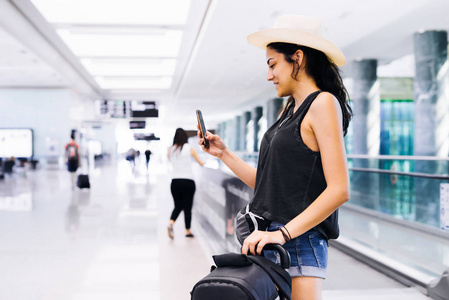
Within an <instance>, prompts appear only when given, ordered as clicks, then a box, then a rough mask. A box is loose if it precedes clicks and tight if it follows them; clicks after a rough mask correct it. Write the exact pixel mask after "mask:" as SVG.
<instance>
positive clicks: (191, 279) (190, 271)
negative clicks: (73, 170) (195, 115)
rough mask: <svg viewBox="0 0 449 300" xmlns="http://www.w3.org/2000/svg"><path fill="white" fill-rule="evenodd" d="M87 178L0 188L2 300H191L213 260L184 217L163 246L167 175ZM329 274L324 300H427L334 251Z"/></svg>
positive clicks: (50, 174)
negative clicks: (80, 185)
mask: <svg viewBox="0 0 449 300" xmlns="http://www.w3.org/2000/svg"><path fill="white" fill-rule="evenodd" d="M142 163H143V162H142ZM89 176H90V182H91V188H90V189H84V190H79V189H77V188H76V189H72V188H71V179H70V174H69V173H68V172H67V171H65V170H60V169H44V168H41V169H38V170H33V171H32V170H26V171H25V170H17V171H16V173H15V174H13V175H12V176H6V178H5V180H2V181H0V222H1V224H0V286H1V287H0V299H2V300H3V299H14V300H94V299H95V300H103V299H107V300H115V299H126V300H144V299H145V300H148V299H155V300H158V299H161V300H184V299H185V300H187V299H190V296H189V291H190V290H191V288H192V287H193V285H194V284H195V283H196V282H197V281H198V280H199V279H201V278H202V277H203V276H205V275H206V274H207V273H208V272H209V268H210V264H211V255H212V253H211V251H210V249H209V248H208V246H207V242H206V240H205V238H204V237H203V236H202V234H201V232H202V231H201V228H198V226H199V225H198V224H196V223H195V220H194V223H193V225H192V231H193V233H195V234H196V235H195V238H193V239H189V238H186V237H185V236H184V228H183V217H182V215H181V216H180V218H179V219H178V222H177V223H176V224H175V239H174V240H171V239H169V238H168V236H167V232H166V226H167V223H168V219H169V216H170V212H171V209H172V207H173V200H172V197H171V194H170V189H169V185H170V179H169V177H168V175H167V172H166V166H165V165H164V164H163V163H162V162H157V161H152V162H150V168H149V172H147V171H146V169H145V167H144V164H139V163H138V165H137V166H136V167H135V168H132V166H131V165H129V164H128V162H126V161H120V162H118V163H113V164H112V163H111V164H104V165H103V166H98V167H97V168H95V169H91V170H90V171H89ZM194 217H195V216H194ZM329 265H330V267H329V273H328V279H327V280H325V283H324V299H382V300H388V299H395V300H397V299H409V300H410V299H425V298H426V297H425V296H423V295H422V294H420V293H419V292H417V291H416V290H414V289H412V288H406V287H403V286H402V285H400V284H399V283H397V282H395V281H393V280H392V279H390V278H388V277H386V276H384V275H382V274H379V273H378V272H377V271H374V270H372V269H371V268H369V267H367V266H365V265H363V264H361V263H360V262H357V261H355V260H354V259H352V258H350V257H348V256H346V255H344V254H342V253H341V252H339V251H337V250H335V249H330V262H329Z"/></svg>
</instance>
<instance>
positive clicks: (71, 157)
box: [65, 133, 80, 190]
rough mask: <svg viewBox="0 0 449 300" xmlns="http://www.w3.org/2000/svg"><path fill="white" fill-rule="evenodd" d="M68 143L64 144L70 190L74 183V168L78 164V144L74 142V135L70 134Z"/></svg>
mask: <svg viewBox="0 0 449 300" xmlns="http://www.w3.org/2000/svg"><path fill="white" fill-rule="evenodd" d="M70 139H71V141H70V143H68V144H67V145H66V146H65V153H66V163H67V170H68V171H69V172H70V176H71V181H72V190H73V189H75V185H76V170H78V167H79V166H80V157H79V146H78V145H77V144H76V143H75V135H74V134H73V133H72V134H71V135H70Z"/></svg>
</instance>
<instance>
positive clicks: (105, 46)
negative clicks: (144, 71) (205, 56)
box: [58, 29, 182, 57]
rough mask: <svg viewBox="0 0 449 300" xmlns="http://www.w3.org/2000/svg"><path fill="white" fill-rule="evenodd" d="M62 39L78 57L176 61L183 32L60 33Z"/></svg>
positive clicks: (62, 30)
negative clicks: (158, 33) (147, 33)
mask: <svg viewBox="0 0 449 300" xmlns="http://www.w3.org/2000/svg"><path fill="white" fill-rule="evenodd" d="M58 33H59V35H60V36H61V38H62V39H63V40H64V42H65V43H66V44H67V46H68V47H69V48H70V49H71V50H72V52H73V53H74V54H75V55H76V56H98V57H111V56H114V57H133V56H139V57H176V56H177V55H178V52H179V48H180V45H181V40H182V31H179V30H166V31H165V34H163V35H158V36H154V35H140V34H135V35H132V34H126V35H125V34H73V33H72V32H71V31H70V30H67V29H60V30H58Z"/></svg>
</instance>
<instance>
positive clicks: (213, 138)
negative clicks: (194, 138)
mask: <svg viewBox="0 0 449 300" xmlns="http://www.w3.org/2000/svg"><path fill="white" fill-rule="evenodd" d="M197 128H198V132H197V134H198V137H199V138H200V140H199V142H198V144H199V145H200V146H201V148H202V149H203V151H204V152H207V153H209V154H210V155H213V156H215V157H218V158H220V157H221V156H222V155H223V153H224V151H225V150H226V145H225V144H224V143H223V140H222V139H221V138H220V136H218V135H216V134H212V133H210V132H209V131H207V132H206V139H207V140H208V141H209V148H206V147H204V145H203V142H204V139H203V138H202V137H201V132H200V130H199V126H197Z"/></svg>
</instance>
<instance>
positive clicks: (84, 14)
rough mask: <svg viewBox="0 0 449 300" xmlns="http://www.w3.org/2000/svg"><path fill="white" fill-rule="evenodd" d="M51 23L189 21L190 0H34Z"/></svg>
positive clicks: (178, 23) (175, 22) (174, 23)
mask: <svg viewBox="0 0 449 300" xmlns="http://www.w3.org/2000/svg"><path fill="white" fill-rule="evenodd" d="M32 2H33V4H34V5H35V6H36V8H37V9H38V10H39V11H40V12H41V13H42V15H43V16H44V17H45V19H46V20H47V21H48V22H49V23H72V24H153V25H155V24H158V25H184V24H186V21H187V17H188V13H189V9H190V3H191V1H190V0H163V1H161V0H126V1H120V0H119V1H110V0H64V1H61V0H32Z"/></svg>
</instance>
